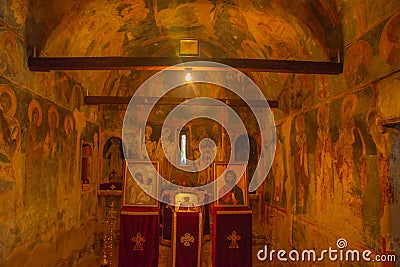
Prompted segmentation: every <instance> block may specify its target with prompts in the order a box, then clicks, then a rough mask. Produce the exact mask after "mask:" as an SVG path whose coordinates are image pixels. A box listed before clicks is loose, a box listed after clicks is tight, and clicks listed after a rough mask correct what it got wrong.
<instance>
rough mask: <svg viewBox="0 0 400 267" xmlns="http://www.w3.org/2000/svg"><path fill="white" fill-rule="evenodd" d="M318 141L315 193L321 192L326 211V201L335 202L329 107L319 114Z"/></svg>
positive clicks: (319, 110) (322, 108) (319, 111)
mask: <svg viewBox="0 0 400 267" xmlns="http://www.w3.org/2000/svg"><path fill="white" fill-rule="evenodd" d="M317 123H318V131H317V140H316V142H315V148H314V151H315V158H314V159H315V191H316V192H317V188H319V190H320V196H321V209H322V210H325V208H326V201H327V199H329V200H330V201H333V196H334V195H333V193H334V178H333V145H332V137H331V134H330V131H329V107H328V106H327V105H322V106H320V108H319V109H318V112H317Z"/></svg>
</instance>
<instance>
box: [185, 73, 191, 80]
mask: <svg viewBox="0 0 400 267" xmlns="http://www.w3.org/2000/svg"><path fill="white" fill-rule="evenodd" d="M185 80H186V81H187V82H190V81H191V80H192V75H191V74H190V72H186V76H185Z"/></svg>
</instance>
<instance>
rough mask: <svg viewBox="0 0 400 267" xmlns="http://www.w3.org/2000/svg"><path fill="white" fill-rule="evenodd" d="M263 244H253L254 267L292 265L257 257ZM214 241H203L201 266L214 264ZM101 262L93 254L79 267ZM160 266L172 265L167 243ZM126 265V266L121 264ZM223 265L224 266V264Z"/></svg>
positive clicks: (114, 265)
mask: <svg viewBox="0 0 400 267" xmlns="http://www.w3.org/2000/svg"><path fill="white" fill-rule="evenodd" d="M263 247H264V246H263V245H262V244H260V243H259V242H258V244H254V245H253V253H252V256H253V259H252V263H253V264H252V266H253V267H265V266H290V264H288V263H283V262H281V263H279V264H276V263H275V264H271V263H268V262H261V261H259V260H258V259H257V252H258V251H259V250H260V249H263ZM211 255H212V242H211V240H207V241H205V242H204V243H203V247H202V254H201V267H209V266H212V260H211ZM100 262H101V256H100V255H93V256H91V257H89V258H86V259H85V260H84V261H82V262H80V263H79V265H78V266H79V267H99V266H100ZM158 266H159V267H170V266H171V247H169V246H166V245H160V259H159V263H158ZM109 267H118V247H115V248H114V254H113V261H112V264H111V266H110V265H109ZM120 267H124V266H120ZM189 267H190V266H189ZM222 267H223V266H222Z"/></svg>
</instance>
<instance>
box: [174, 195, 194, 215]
mask: <svg viewBox="0 0 400 267" xmlns="http://www.w3.org/2000/svg"><path fill="white" fill-rule="evenodd" d="M198 204H199V196H198V195H196V194H194V193H179V194H176V195H175V208H176V210H178V211H197V210H198Z"/></svg>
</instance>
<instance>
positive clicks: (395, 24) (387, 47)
mask: <svg viewBox="0 0 400 267" xmlns="http://www.w3.org/2000/svg"><path fill="white" fill-rule="evenodd" d="M380 55H381V58H382V60H383V62H385V63H386V64H388V65H389V66H393V67H395V66H399V65H400V14H397V15H396V16H394V17H393V18H392V19H390V20H389V21H388V22H387V24H386V26H385V28H384V29H383V32H382V36H381V41H380Z"/></svg>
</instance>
